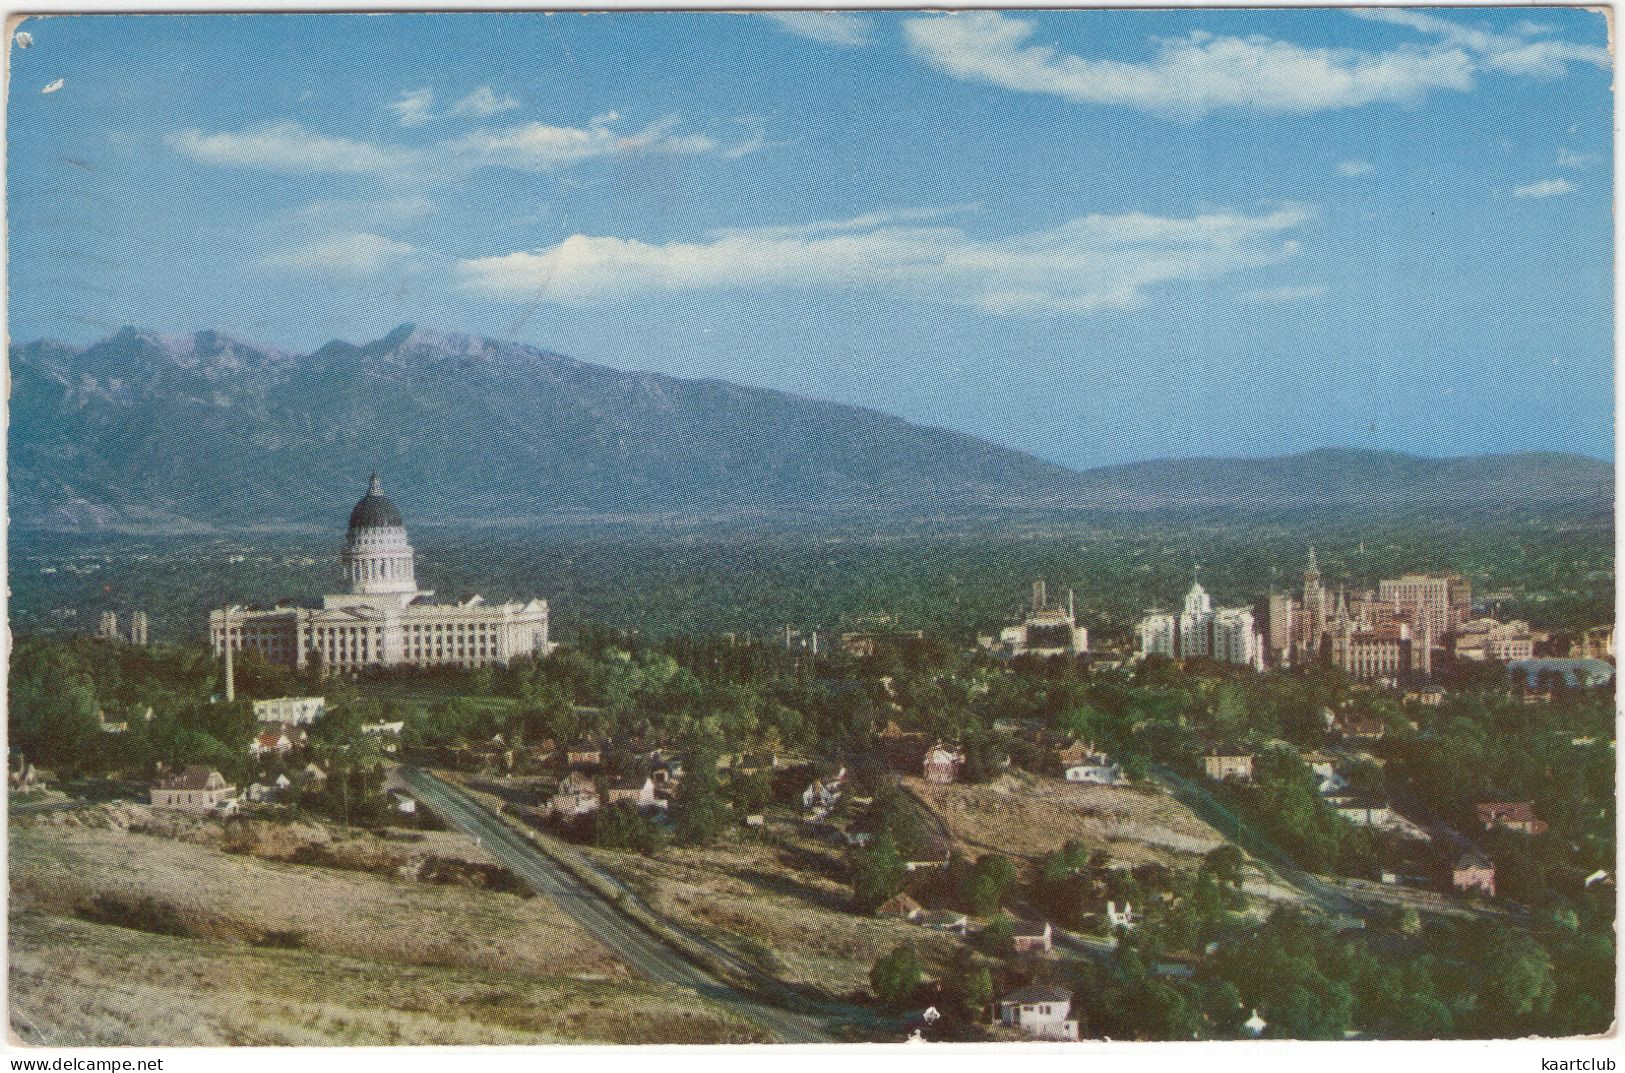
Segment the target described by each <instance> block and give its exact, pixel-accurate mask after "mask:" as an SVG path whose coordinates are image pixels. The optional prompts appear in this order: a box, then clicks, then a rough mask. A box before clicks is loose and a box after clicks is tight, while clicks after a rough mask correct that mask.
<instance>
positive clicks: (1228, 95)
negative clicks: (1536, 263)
mask: <svg viewBox="0 0 1625 1073" xmlns="http://www.w3.org/2000/svg"><path fill="white" fill-rule="evenodd" d="M903 26H904V31H905V33H906V34H907V36H908V41H909V45H910V46H911V47H912V48H913V50H914V52H915V53H916V54H917V55H919V56H920V57H921V58H922V59H924V60H925V61H926V62H927V63H929V64H931V65H932V66H934V67H937V68H939V69H941V70H943V71H945V72H947V73H948V74H951V75H953V76H955V77H957V78H961V79H964V80H966V81H974V82H987V83H991V84H992V85H996V86H1001V87H1003V88H1005V89H1011V90H1016V91H1019V92H1025V93H1043V94H1049V95H1053V96H1057V97H1061V98H1064V99H1066V100H1069V101H1074V102H1077V103H1079V104H1110V105H1122V106H1125V107H1130V108H1139V109H1143V110H1146V111H1151V112H1159V113H1162V114H1166V115H1175V116H1186V117H1199V116H1203V115H1206V114H1208V113H1210V112H1213V111H1217V110H1219V109H1225V108H1246V109H1253V110H1257V111H1262V112H1280V113H1307V112H1318V111H1323V110H1327V109H1335V108H1353V107H1357V106H1359V105H1363V104H1371V103H1375V102H1388V103H1409V102H1413V101H1417V100H1420V99H1421V98H1422V97H1423V96H1425V95H1426V94H1427V92H1428V91H1430V90H1434V89H1441V88H1443V89H1467V88H1470V87H1471V84H1472V64H1471V61H1470V60H1469V59H1468V57H1467V55H1466V54H1465V53H1464V52H1462V51H1461V50H1459V49H1450V50H1436V51H1422V50H1419V49H1400V50H1396V51H1393V52H1381V53H1377V52H1361V51H1357V50H1354V49H1331V48H1304V47H1301V46H1299V45H1294V44H1291V43H1290V42H1286V41H1277V40H1274V39H1272V38H1267V37H1262V36H1258V35H1254V36H1250V37H1219V36H1214V35H1212V34H1208V33H1192V34H1188V35H1186V36H1184V37H1180V38H1163V39H1159V40H1158V41H1157V42H1156V54H1155V55H1154V56H1153V57H1152V58H1151V59H1150V60H1147V61H1144V62H1137V63H1136V62H1125V61H1120V60H1090V59H1084V58H1082V57H1080V56H1073V55H1069V54H1067V53H1065V52H1062V51H1060V50H1059V49H1057V48H1056V47H1055V46H1053V45H1041V44H1034V43H1031V41H1030V39H1031V38H1032V36H1033V34H1034V32H1035V31H1036V30H1037V23H1035V22H1033V21H1030V20H1027V19H1016V18H1010V17H1008V16H1005V15H1001V14H999V13H997V12H992V11H978V12H970V13H966V14H955V15H940V16H937V15H931V16H924V17H921V18H914V19H909V20H908V21H907V22H905V23H904V24H903Z"/></svg>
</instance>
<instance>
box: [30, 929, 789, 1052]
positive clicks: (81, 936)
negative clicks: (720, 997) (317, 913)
mask: <svg viewBox="0 0 1625 1073" xmlns="http://www.w3.org/2000/svg"><path fill="white" fill-rule="evenodd" d="M11 944H12V945H11V955H12V963H11V985H12V1024H13V1027H14V1029H15V1030H16V1031H17V1033H18V1035H19V1036H21V1037H22V1038H23V1039H24V1040H26V1041H28V1042H31V1043H46V1044H58V1045H65V1044H78V1045H104V1046H144V1045H166V1046H176V1045H180V1046H190V1045H195V1046H221V1045H253V1046H300V1045H323V1046H333V1045H356V1046H362V1045H384V1044H465V1045H466V1044H535V1043H634V1042H638V1043H642V1042H647V1043H734V1042H750V1041H754V1040H756V1039H758V1038H759V1033H758V1032H756V1031H755V1030H754V1029H753V1028H752V1027H751V1026H748V1025H744V1024H741V1023H740V1022H737V1021H734V1020H732V1019H731V1018H729V1017H727V1016H726V1015H723V1014H719V1013H718V1012H717V1011H716V1010H715V1009H714V1008H712V1007H710V1006H709V1005H708V1004H705V1003H703V1002H701V1001H700V1000H698V999H695V998H694V997H692V996H690V995H687V994H685V993H682V992H678V991H673V990H671V989H668V988H662V987H659V986H656V985H651V984H646V983H644V982H642V981H636V980H625V979H618V980H614V981H592V980H576V979H572V978H569V977H550V978H540V979H538V978H530V977H525V976H521V975H516V974H513V973H509V972H501V971H478V970H472V969H448V968H442V967H436V966H422V965H403V964H399V963H395V962H389V961H373V960H363V959H358V958H347V957H339V956H334V955H331V954H324V953H317V952H313V951H308V950H272V949H260V948H255V947H249V946H243V945H241V944H238V943H231V942H217V941H209V940H198V939H182V938H175V937H171V936H164V935H151V934H148V933H146V932H141V931H132V930H130V929H127V928H117V927H111V926H108V925H103V924H93V923H89V922H86V921H82V920H74V919H69V918H64V917H56V916H49V915H45V914H42V913H36V912H27V911H24V912H21V913H18V914H17V915H16V916H14V917H13V919H12V930H11Z"/></svg>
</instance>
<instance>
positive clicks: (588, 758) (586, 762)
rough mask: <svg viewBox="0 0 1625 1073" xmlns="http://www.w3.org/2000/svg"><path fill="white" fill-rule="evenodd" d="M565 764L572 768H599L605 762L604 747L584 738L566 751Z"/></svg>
mask: <svg viewBox="0 0 1625 1073" xmlns="http://www.w3.org/2000/svg"><path fill="white" fill-rule="evenodd" d="M564 762H565V763H566V764H568V765H570V766H571V767H597V766H598V765H599V764H602V763H603V762H604V747H603V746H602V745H600V744H599V743H598V742H596V741H593V740H592V739H590V738H583V739H581V740H580V741H577V742H575V743H573V744H572V745H571V746H570V747H569V748H567V749H565V750H564Z"/></svg>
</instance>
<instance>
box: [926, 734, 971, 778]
mask: <svg viewBox="0 0 1625 1073" xmlns="http://www.w3.org/2000/svg"><path fill="white" fill-rule="evenodd" d="M964 766H965V754H964V752H963V751H961V750H959V749H954V748H950V747H949V746H946V745H944V744H942V743H941V742H938V743H937V744H936V745H933V746H932V747H931V748H930V749H927V750H926V753H925V758H924V759H923V760H922V761H921V763H920V768H921V773H922V774H923V775H924V777H925V781H926V782H935V783H950V782H956V781H958V779H959V772H960V770H961V769H963V768H964Z"/></svg>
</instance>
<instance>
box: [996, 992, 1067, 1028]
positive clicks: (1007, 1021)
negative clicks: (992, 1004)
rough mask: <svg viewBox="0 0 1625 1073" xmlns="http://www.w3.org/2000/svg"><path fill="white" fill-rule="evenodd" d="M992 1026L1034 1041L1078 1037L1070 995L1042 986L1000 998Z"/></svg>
mask: <svg viewBox="0 0 1625 1073" xmlns="http://www.w3.org/2000/svg"><path fill="white" fill-rule="evenodd" d="M995 1023H996V1024H999V1025H1003V1026H1004V1027H1005V1028H1013V1029H1016V1030H1018V1031H1020V1032H1023V1033H1025V1034H1027V1035H1029V1036H1031V1037H1033V1038H1034V1039H1055V1040H1074V1039H1077V1038H1078V1022H1077V1020H1076V1019H1075V1018H1073V1017H1072V992H1070V991H1067V990H1065V989H1064V988H1059V987H1048V986H1046V985H1043V984H1033V985H1031V986H1028V987H1021V988H1017V989H1016V990H1014V991H1012V992H1010V993H1009V994H1008V995H1005V996H1004V997H1003V998H1001V999H1000V1000H999V1004H998V1013H997V1015H996V1018H995Z"/></svg>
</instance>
